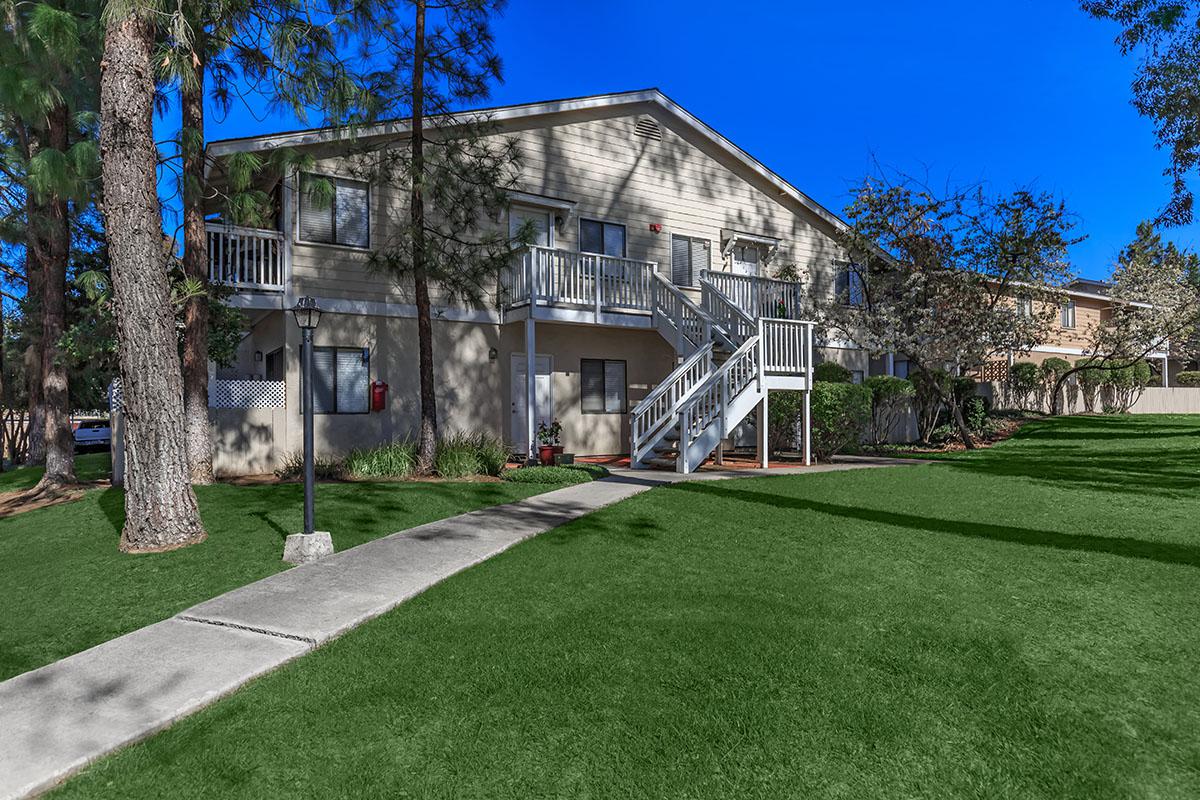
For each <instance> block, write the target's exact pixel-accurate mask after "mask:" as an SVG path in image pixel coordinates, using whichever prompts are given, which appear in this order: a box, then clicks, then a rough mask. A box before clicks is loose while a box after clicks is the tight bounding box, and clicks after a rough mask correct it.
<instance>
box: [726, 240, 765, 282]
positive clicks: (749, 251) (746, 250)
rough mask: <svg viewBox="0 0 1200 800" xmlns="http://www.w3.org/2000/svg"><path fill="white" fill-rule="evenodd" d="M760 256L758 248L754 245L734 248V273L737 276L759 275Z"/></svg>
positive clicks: (732, 265) (740, 245)
mask: <svg viewBox="0 0 1200 800" xmlns="http://www.w3.org/2000/svg"><path fill="white" fill-rule="evenodd" d="M759 256H760V254H759V252H758V248H757V247H755V246H754V245H742V244H739V245H737V246H736V247H734V248H733V263H732V264H731V265H730V266H731V267H732V272H733V273H734V274H735V275H757V274H758V262H759Z"/></svg>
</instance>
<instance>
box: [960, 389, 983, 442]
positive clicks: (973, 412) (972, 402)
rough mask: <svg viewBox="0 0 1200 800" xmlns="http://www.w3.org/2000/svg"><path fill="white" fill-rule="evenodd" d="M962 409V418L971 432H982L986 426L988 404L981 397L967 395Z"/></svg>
mask: <svg viewBox="0 0 1200 800" xmlns="http://www.w3.org/2000/svg"><path fill="white" fill-rule="evenodd" d="M962 410H963V419H964V420H965V421H966V423H967V427H968V428H970V429H971V432H972V433H982V432H983V431H984V430H985V429H986V428H987V421H988V404H987V401H986V400H984V399H983V398H982V397H968V398H967V399H966V400H965V401H964V402H963V405H962Z"/></svg>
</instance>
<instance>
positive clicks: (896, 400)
mask: <svg viewBox="0 0 1200 800" xmlns="http://www.w3.org/2000/svg"><path fill="white" fill-rule="evenodd" d="M866 387H867V389H869V390H870V392H871V441H872V443H873V444H875V445H882V444H887V443H888V441H889V439H890V438H891V436H892V433H893V432H894V431H895V428H896V423H897V422H899V421H900V419H901V418H902V417H903V415H904V414H905V413H906V412H907V411H908V408H909V406H910V403H911V401H912V400H913V399H914V398H915V397H916V394H917V391H916V389H915V388H914V387H913V384H912V381H908V380H905V379H904V378H897V377H895V376H894V375H872V376H871V377H869V378H867V380H866Z"/></svg>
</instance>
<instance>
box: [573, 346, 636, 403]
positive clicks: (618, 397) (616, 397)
mask: <svg viewBox="0 0 1200 800" xmlns="http://www.w3.org/2000/svg"><path fill="white" fill-rule="evenodd" d="M579 375H580V382H581V384H582V391H581V395H582V403H583V404H582V409H583V413H585V414H624V413H625V412H626V411H627V410H628V402H627V389H628V386H627V384H626V382H625V362H624V361H615V360H611V359H602V358H585V359H583V360H582V361H581V362H580V368H579Z"/></svg>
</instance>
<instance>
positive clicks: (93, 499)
mask: <svg viewBox="0 0 1200 800" xmlns="http://www.w3.org/2000/svg"><path fill="white" fill-rule="evenodd" d="M99 459H103V462H101V461H100V460H99ZM102 463H103V464H107V455H103V456H99V457H97V456H84V457H81V458H80V465H79V466H80V469H79V473H80V476H81V477H82V476H83V475H85V474H88V475H90V477H92V478H96V477H100V473H101V465H102ZM85 470H86V471H85ZM22 473H32V475H23V474H22ZM39 473H40V470H34V469H28V470H25V469H22V470H14V471H13V472H10V473H3V474H2V475H0V479H4V480H7V481H8V482H7V483H3V481H2V480H0V491H4V490H12V489H14V488H24V487H25V486H26V485H29V486H32V485H33V484H34V483H36V482H37V480H38V474H39ZM554 488H556V487H554V486H527V485H519V484H511V483H332V484H318V485H317V494H316V512H317V518H316V521H317V525H318V527H322V526H327V527H328V529H329V530H330V531H331V532H332V534H333V542H334V547H335V548H336V549H338V550H343V549H345V548H348V547H353V546H354V545H357V544H362V543H363V542H365V541H368V540H369V539H373V538H376V537H378V536H383V535H386V534H388V533H392V532H393V531H397V530H402V529H404V528H410V527H413V526H415V525H421V524H423V523H426V522H431V521H433V520H437V519H442V518H444V517H449V516H453V515H455V514H461V513H463V512H465V511H471V510H473V509H476V508H481V507H483V506H490V505H496V504H498V503H505V502H509V501H511V500H518V499H520V498H523V497H529V496H530V495H534V494H538V493H540V492H544V491H546V490H548V489H554ZM196 495H197V497H198V498H199V500H200V511H201V515H202V516H203V518H204V524H205V527H206V528H207V529H208V532H209V537H208V539H207V541H205V542H203V543H201V544H199V545H196V546H194V547H188V548H185V549H183V550H177V551H174V552H171V553H161V554H154V555H122V554H121V553H119V552H118V551H117V541H118V539H119V536H120V531H121V525H122V524H123V522H124V496H123V495H122V493H121V492H120V490H117V489H97V490H93V491H90V492H88V493H87V494H86V495H84V497H83V498H82V499H80V500H77V501H74V502H71V503H64V504H62V505H57V506H51V507H48V508H43V509H39V510H37V511H28V512H25V513H22V514H17V515H15V516H12V517H8V518H5V519H0V576H2V577H3V580H0V609H2V610H0V680H3V679H5V678H10V677H12V676H13V675H17V674H19V673H22V672H25V671H27V670H30V669H33V668H35V667H40V666H42V665H44V664H48V663H50V662H51V661H55V660H57V659H60V658H62V657H64V656H68V655H71V654H72V653H77V652H79V651H80V650H85V649H87V648H88V647H92V646H93V645H97V644H100V643H101V642H104V641H107V640H109V639H112V638H113V637H115V636H119V635H121V634H123V633H127V632H129V631H131V630H136V629H137V628H140V627H142V626H144V625H149V624H150V623H152V622H157V621H159V620H162V619H166V618H167V617H169V616H171V615H172V614H175V613H177V612H179V611H182V610H183V609H185V608H188V607H189V606H192V605H195V604H196V603H198V602H200V601H201V600H207V599H208V598H210V597H215V596H216V595H218V594H221V593H222V592H226V591H229V590H230V589H234V588H236V587H238V586H242V585H244V584H247V583H250V582H251V581H254V580H258V579H259V578H263V577H266V576H267V575H270V574H272V573H274V572H278V571H279V570H281V569H284V568H285V567H286V566H287V565H286V564H284V563H283V562H282V561H281V556H282V555H283V540H284V537H285V536H287V534H289V533H295V532H296V531H298V530H300V529H301V527H302V523H303V520H302V517H303V499H304V490H303V487H302V486H301V485H299V484H278V485H264V486H231V485H228V484H218V485H214V486H200V487H197V488H196Z"/></svg>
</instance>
